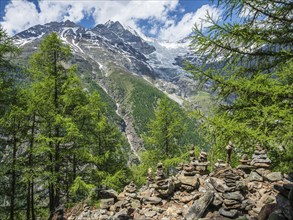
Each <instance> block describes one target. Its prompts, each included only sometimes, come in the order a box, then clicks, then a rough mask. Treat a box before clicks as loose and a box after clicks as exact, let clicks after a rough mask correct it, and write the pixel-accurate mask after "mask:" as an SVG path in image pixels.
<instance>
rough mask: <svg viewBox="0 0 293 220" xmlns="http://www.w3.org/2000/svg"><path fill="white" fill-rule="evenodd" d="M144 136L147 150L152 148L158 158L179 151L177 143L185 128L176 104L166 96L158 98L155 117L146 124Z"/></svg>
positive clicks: (163, 157)
mask: <svg viewBox="0 0 293 220" xmlns="http://www.w3.org/2000/svg"><path fill="white" fill-rule="evenodd" d="M148 128H149V132H148V134H147V135H146V136H145V142H146V145H147V150H154V151H155V152H157V155H158V156H159V157H160V159H167V158H172V157H173V156H175V155H176V154H178V153H179V152H180V146H179V144H178V142H179V139H180V137H182V135H183V133H184V132H185V130H186V126H185V124H184V123H183V118H182V116H181V115H180V114H179V112H178V110H177V109H176V106H175V105H174V104H173V103H172V102H171V101H170V100H168V99H167V98H162V99H159V100H158V103H157V106H156V107H155V118H154V119H152V120H151V121H150V122H149V124H148Z"/></svg>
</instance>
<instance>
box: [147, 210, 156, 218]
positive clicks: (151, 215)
mask: <svg viewBox="0 0 293 220" xmlns="http://www.w3.org/2000/svg"><path fill="white" fill-rule="evenodd" d="M156 214H157V212H155V211H153V210H151V211H146V212H145V213H144V215H145V216H146V217H148V218H152V217H154V216H155V215H156Z"/></svg>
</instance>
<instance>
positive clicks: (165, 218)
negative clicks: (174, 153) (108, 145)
mask: <svg viewBox="0 0 293 220" xmlns="http://www.w3.org/2000/svg"><path fill="white" fill-rule="evenodd" d="M206 156H207V154H206V153H205V152H202V153H201V155H200V157H199V158H198V159H197V158H195V156H194V153H193V150H191V152H190V163H188V164H182V165H179V167H178V168H177V169H178V174H177V175H176V176H172V177H167V176H165V174H164V172H163V166H162V164H158V167H157V171H156V173H155V179H153V175H152V171H151V170H149V174H148V177H147V185H146V186H144V187H142V188H140V189H138V188H137V187H136V186H135V184H134V183H130V184H129V185H127V186H126V187H125V189H124V191H123V192H122V193H120V194H117V193H115V192H113V191H111V190H104V191H103V193H102V194H101V196H100V197H101V198H103V199H101V205H100V208H99V209H95V208H91V207H90V206H88V205H87V204H86V203H84V204H79V205H77V206H76V207H75V208H73V209H70V210H67V212H66V218H67V219H68V220H93V219H113V220H114V219H115V220H116V219H142V220H143V219H144V220H145V219H161V220H175V219H176V220H180V219H182V220H183V219H185V220H194V219H218V220H224V219H258V220H265V219H270V220H275V219H279V220H281V219H282V220H283V219H284V220H286V219H287V220H292V217H293V183H292V176H291V177H290V176H288V175H283V174H281V173H280V172H271V171H270V170H269V165H270V160H269V158H267V155H266V151H265V150H264V149H261V148H260V147H259V146H258V148H257V149H256V150H255V153H254V155H253V159H252V160H249V159H248V158H244V159H242V160H241V161H240V163H241V165H240V166H239V167H238V168H231V166H230V165H229V164H226V163H223V161H218V163H217V164H216V167H215V169H214V171H213V172H211V173H209V172H208V170H207V166H208V164H209V162H208V161H207V160H206ZM243 165H245V166H243ZM61 219H62V218H61Z"/></svg>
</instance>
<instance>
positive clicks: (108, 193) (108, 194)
mask: <svg viewBox="0 0 293 220" xmlns="http://www.w3.org/2000/svg"><path fill="white" fill-rule="evenodd" d="M117 196H118V193H117V192H116V191H115V190H114V189H107V190H100V191H99V197H100V198H101V199H109V198H114V199H115V200H116V199H117Z"/></svg>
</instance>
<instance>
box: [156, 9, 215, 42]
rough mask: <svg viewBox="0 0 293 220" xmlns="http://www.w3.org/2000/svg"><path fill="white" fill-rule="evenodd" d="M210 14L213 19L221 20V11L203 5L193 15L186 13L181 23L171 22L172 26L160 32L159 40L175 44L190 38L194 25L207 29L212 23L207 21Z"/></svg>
mask: <svg viewBox="0 0 293 220" xmlns="http://www.w3.org/2000/svg"><path fill="white" fill-rule="evenodd" d="M207 14H209V15H210V16H211V17H212V18H213V19H219V18H220V15H221V11H220V10H219V9H217V8H215V7H212V6H210V5H203V6H202V7H201V8H199V9H198V10H197V11H195V12H193V13H186V14H185V15H184V16H183V17H182V19H181V20H180V21H179V22H177V23H176V22H175V21H173V24H172V21H169V22H170V23H171V25H169V26H167V27H164V28H162V29H161V30H160V33H159V38H160V39H162V40H166V41H170V42H172V41H173V42H174V41H178V40H181V39H183V38H184V37H187V36H189V34H190V33H191V31H192V27H193V26H194V25H197V26H200V27H202V28H206V27H208V26H210V23H209V22H207V21H206V16H207Z"/></svg>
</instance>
